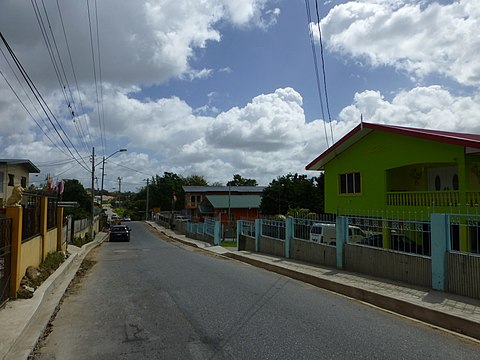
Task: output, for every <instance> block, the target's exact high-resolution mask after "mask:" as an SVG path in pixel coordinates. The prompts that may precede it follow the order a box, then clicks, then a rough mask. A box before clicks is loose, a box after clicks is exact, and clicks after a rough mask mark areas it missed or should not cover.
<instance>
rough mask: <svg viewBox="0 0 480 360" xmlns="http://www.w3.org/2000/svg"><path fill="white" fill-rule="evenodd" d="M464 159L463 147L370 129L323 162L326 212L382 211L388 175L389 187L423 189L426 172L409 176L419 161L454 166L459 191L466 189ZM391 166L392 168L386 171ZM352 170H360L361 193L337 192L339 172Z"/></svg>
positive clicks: (412, 189) (425, 184)
mask: <svg viewBox="0 0 480 360" xmlns="http://www.w3.org/2000/svg"><path fill="white" fill-rule="evenodd" d="M464 162H465V157H464V149H463V147H462V146H457V145H451V144H446V143H440V142H435V141H430V140H423V139H417V138H412V137H408V136H402V135H397V134H391V133H386V132H380V131H372V132H371V133H369V134H368V135H366V136H365V137H364V138H362V139H361V140H359V141H358V142H356V143H355V144H353V145H352V146H351V147H350V148H348V149H347V150H345V151H344V152H342V153H341V154H339V155H338V156H337V157H336V158H334V159H333V160H331V161H330V162H328V163H327V164H325V212H327V213H338V212H339V211H340V212H345V211H352V210H353V211H355V210H362V211H372V210H373V211H377V210H378V211H382V210H385V209H386V206H385V199H386V192H387V183H388V180H389V179H387V176H391V177H392V176H393V177H394V179H392V178H391V179H390V180H389V181H390V185H391V187H393V186H398V187H399V190H400V186H401V185H402V183H405V188H406V189H410V190H409V191H426V190H427V188H426V186H427V183H426V181H427V180H426V174H423V175H422V177H421V178H420V179H418V183H415V181H414V179H413V177H412V175H410V174H411V172H412V171H413V170H414V169H415V168H416V167H418V166H419V165H418V164H422V165H421V166H423V165H425V164H432V165H433V164H441V165H445V164H450V165H457V166H458V171H459V174H458V175H459V183H460V190H461V189H464V190H465V187H466V179H465V172H462V169H464V166H465V164H464ZM415 164H417V166H412V165H415ZM400 167H405V168H404V170H405V171H404V172H403V176H402V177H400V175H399V174H402V171H399V169H396V168H400ZM390 169H395V170H392V171H390V172H387V170H390ZM351 172H360V174H361V187H362V192H361V193H360V194H354V195H350V194H349V195H340V194H339V189H338V186H339V185H338V175H339V174H345V173H351ZM408 182H410V184H409V183H408ZM422 188H423V189H422Z"/></svg>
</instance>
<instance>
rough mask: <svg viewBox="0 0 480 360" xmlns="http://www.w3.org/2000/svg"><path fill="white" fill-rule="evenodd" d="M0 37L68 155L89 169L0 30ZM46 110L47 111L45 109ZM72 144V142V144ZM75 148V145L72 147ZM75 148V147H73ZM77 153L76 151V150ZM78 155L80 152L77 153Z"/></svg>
mask: <svg viewBox="0 0 480 360" xmlns="http://www.w3.org/2000/svg"><path fill="white" fill-rule="evenodd" d="M0 38H1V40H2V41H3V43H4V45H5V47H6V48H7V50H8V52H9V54H10V56H11V57H12V59H13V61H14V62H15V65H16V66H17V68H18V70H19V71H20V73H21V75H22V77H23V78H24V80H25V82H26V83H27V85H28V87H29V88H30V91H31V92H32V93H33V95H34V96H35V99H36V100H37V102H38V104H39V105H40V107H41V108H42V110H43V112H44V113H45V115H46V117H47V119H48V120H49V122H50V124H51V125H52V127H53V129H54V130H55V132H56V133H57V136H58V137H59V138H60V140H61V141H62V143H63V144H64V146H65V148H66V149H67V151H68V152H69V153H70V155H71V156H72V158H73V159H75V160H76V161H77V162H78V164H79V165H80V166H82V167H83V168H84V169H85V170H87V171H90V170H89V169H88V166H86V164H82V163H81V162H80V161H79V160H78V159H77V158H76V157H75V155H74V154H73V152H72V151H71V150H70V148H69V147H68V145H67V143H66V142H65V139H64V138H63V137H62V135H61V134H60V132H59V130H58V129H57V127H56V126H55V124H54V123H53V121H52V119H51V118H50V115H49V113H50V114H51V115H52V117H53V118H54V119H55V120H56V122H57V124H58V125H59V127H60V129H61V130H62V132H63V133H64V134H65V136H66V137H67V139H68V140H69V141H70V143H71V140H70V139H69V138H68V135H66V133H65V131H63V129H62V128H61V125H60V123H58V120H57V119H56V117H55V115H54V114H53V112H52V111H51V109H50V108H49V106H48V104H47V103H46V102H45V100H44V99H43V97H42V95H41V93H40V92H39V91H38V89H37V87H36V86H35V84H34V82H33V81H32V79H31V78H30V76H29V75H28V73H27V72H26V70H25V68H24V67H23V65H22V64H21V63H20V60H19V59H18V58H17V56H16V55H15V53H14V51H13V49H12V48H11V47H10V45H9V44H8V42H7V40H6V39H5V37H4V36H3V34H2V33H1V32H0ZM47 110H48V111H47ZM72 145H73V144H72ZM74 149H75V147H74ZM75 150H76V149H75ZM77 153H78V151H77ZM78 155H80V154H78Z"/></svg>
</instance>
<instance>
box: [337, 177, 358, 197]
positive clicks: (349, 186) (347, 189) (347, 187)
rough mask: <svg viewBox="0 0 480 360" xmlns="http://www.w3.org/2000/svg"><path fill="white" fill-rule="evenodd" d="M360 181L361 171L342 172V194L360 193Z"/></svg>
mask: <svg viewBox="0 0 480 360" xmlns="http://www.w3.org/2000/svg"><path fill="white" fill-rule="evenodd" d="M360 183H361V182H360V173H359V172H355V173H348V174H340V194H359V193H360V192H361V187H360Z"/></svg>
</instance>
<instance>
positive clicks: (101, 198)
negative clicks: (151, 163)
mask: <svg viewBox="0 0 480 360" xmlns="http://www.w3.org/2000/svg"><path fill="white" fill-rule="evenodd" d="M124 151H127V149H120V150H117V151H115V152H114V153H113V154H111V155H109V156H107V157H105V156H104V157H103V160H102V189H101V190H100V209H103V178H104V176H105V160H107V159H109V158H111V157H112V156H113V155H115V154H116V153H119V152H124Z"/></svg>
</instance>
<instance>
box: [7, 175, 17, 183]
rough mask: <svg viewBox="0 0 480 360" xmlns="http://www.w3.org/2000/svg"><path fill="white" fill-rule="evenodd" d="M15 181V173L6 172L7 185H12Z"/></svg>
mask: <svg viewBox="0 0 480 360" xmlns="http://www.w3.org/2000/svg"><path fill="white" fill-rule="evenodd" d="M14 182H15V175H13V174H8V186H14Z"/></svg>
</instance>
